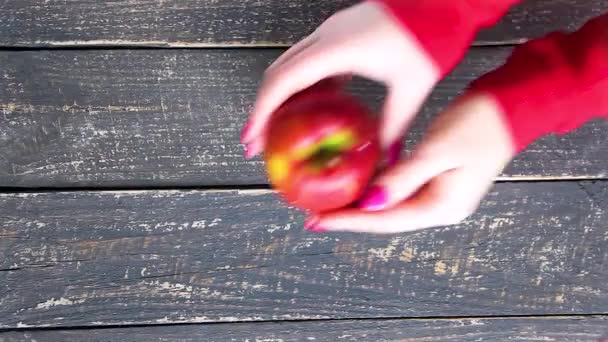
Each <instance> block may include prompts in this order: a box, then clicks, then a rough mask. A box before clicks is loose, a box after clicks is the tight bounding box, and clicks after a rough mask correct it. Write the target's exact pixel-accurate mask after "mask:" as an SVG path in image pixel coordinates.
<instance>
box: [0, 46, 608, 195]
mask: <svg viewBox="0 0 608 342" xmlns="http://www.w3.org/2000/svg"><path fill="white" fill-rule="evenodd" d="M281 51H282V50H278V49H263V50H260V49H243V50H241V49H239V50H233V49H229V50H222V49H217V50H197V51H193V50H82V51H81V50H61V51H3V52H0V65H2V66H3V71H2V74H1V75H0V151H1V153H0V186H4V187H73V186H77V187H123V186H128V187H140V186H203V185H214V186H215V185H243V184H266V183H267V180H266V176H265V173H264V168H263V163H262V162H261V159H256V160H253V161H245V159H244V158H243V156H242V151H243V150H242V146H241V145H240V144H239V136H240V129H241V126H242V124H243V122H244V121H245V120H246V117H247V114H248V108H249V107H250V106H251V104H252V103H253V101H254V99H255V94H256V91H257V87H258V82H259V79H260V77H261V75H262V73H263V71H264V69H265V67H266V66H267V65H268V64H269V63H270V62H271V61H272V60H274V59H275V58H276V57H277V56H278V55H279V54H280V52H281ZM509 51H510V50H509V49H508V48H477V49H473V50H472V51H471V52H470V54H469V55H468V57H467V59H466V60H465V61H464V62H463V64H462V65H461V66H460V67H459V68H458V69H457V70H455V71H454V73H453V74H452V75H450V76H449V77H448V78H447V79H446V80H444V81H443V82H442V83H441V84H440V85H439V86H438V87H437V89H436V91H435V92H434V93H433V94H432V95H431V96H430V98H429V100H428V103H427V105H426V106H425V107H424V109H423V110H422V111H421V113H420V116H419V120H418V122H417V123H416V125H415V126H414V127H413V129H412V133H411V134H410V135H409V136H408V137H407V140H408V144H407V145H408V148H412V147H413V146H414V145H415V143H416V142H417V141H419V140H420V137H421V135H422V132H423V129H424V127H425V126H426V125H427V124H428V123H429V121H430V120H431V118H432V117H433V116H434V115H435V113H436V112H438V111H439V110H440V109H441V108H443V107H444V106H445V105H446V104H447V103H448V102H449V101H450V100H452V99H454V98H455V97H456V96H457V95H458V94H459V92H460V91H461V90H462V89H463V88H464V87H465V86H466V85H467V84H468V82H470V81H471V80H472V79H474V78H475V77H476V76H478V75H480V74H482V73H483V72H485V71H487V70H490V69H491V68H493V67H495V66H497V65H498V64H500V63H501V62H502V61H503V60H504V58H505V57H506V56H507V55H508V53H509ZM353 89H354V91H355V92H356V93H357V94H358V95H361V96H362V97H363V98H364V99H365V101H366V102H367V103H368V104H369V105H370V106H372V107H373V108H375V109H377V108H379V104H380V101H381V100H382V99H383V96H384V89H383V88H382V87H380V86H378V85H375V84H370V83H369V82H358V83H355V84H354V85H353ZM606 128H608V124H607V123H606V122H605V121H599V122H594V123H590V124H588V125H586V126H585V127H584V128H582V129H580V130H578V131H576V132H574V133H572V134H569V135H567V136H555V137H547V138H544V139H542V140H541V141H539V142H537V143H536V144H534V145H532V146H531V147H530V148H529V149H528V151H527V152H525V153H523V154H521V155H520V156H519V157H518V158H517V159H516V160H515V161H513V163H512V165H511V166H510V167H509V168H508V169H507V170H506V171H505V172H504V174H503V175H502V176H501V177H504V178H533V179H537V178H603V177H606V175H607V174H608V160H607V159H606V158H605V156H606V155H607V154H608V144H607V143H606V140H607V139H608V134H606V133H605V132H606Z"/></svg>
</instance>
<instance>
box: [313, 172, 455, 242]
mask: <svg viewBox="0 0 608 342" xmlns="http://www.w3.org/2000/svg"><path fill="white" fill-rule="evenodd" d="M440 200H441V196H440V192H439V189H438V187H437V186H436V185H435V184H429V185H428V186H426V187H425V188H424V189H423V190H421V191H420V192H418V193H417V194H416V196H415V197H414V198H412V199H410V200H408V201H405V202H403V203H401V204H399V205H398V206H395V207H393V208H391V209H387V210H383V211H377V212H370V211H363V210H358V209H346V210H342V211H339V212H335V213H330V214H325V215H323V216H321V217H317V218H315V219H314V220H311V221H309V222H307V225H306V229H308V230H310V231H312V232H329V231H331V232H354V233H373V234H394V233H403V232H411V231H416V230H420V229H424V228H430V227H433V226H436V225H440V224H441V212H440V211H439V209H440V208H441V207H445V205H443V204H442V203H441V202H440Z"/></svg>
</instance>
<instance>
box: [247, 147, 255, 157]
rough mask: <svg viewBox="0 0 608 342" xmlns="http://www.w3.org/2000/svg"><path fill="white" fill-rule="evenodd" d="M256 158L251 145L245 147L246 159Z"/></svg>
mask: <svg viewBox="0 0 608 342" xmlns="http://www.w3.org/2000/svg"><path fill="white" fill-rule="evenodd" d="M253 156H255V151H254V150H253V149H251V146H250V145H249V144H247V145H245V159H251V158H253Z"/></svg>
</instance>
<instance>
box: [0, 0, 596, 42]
mask: <svg viewBox="0 0 608 342" xmlns="http://www.w3.org/2000/svg"><path fill="white" fill-rule="evenodd" d="M356 2H357V1H355V0H308V1H299V0H245V1H240V0H221V1H218V0H161V1H148V0H117V1H112V2H111V3H107V2H99V1H95V0H73V1H70V2H69V3H68V2H65V1H60V0H45V1H44V2H40V1H37V0H20V1H0V13H2V15H3V17H4V18H8V19H9V20H0V32H2V33H3V34H2V35H0V45H4V46H36V47H54V46H60V47H61V46H76V47H79V46H154V47H209V46H239V47H242V46H276V45H277V44H281V45H290V44H293V43H294V42H295V41H297V40H299V39H301V38H302V37H304V36H305V35H307V34H309V33H310V32H312V31H313V30H314V29H315V27H317V26H318V25H319V24H320V23H321V22H322V21H323V20H324V19H325V18H327V17H329V16H330V15H331V14H333V13H335V12H336V11H337V10H339V9H342V8H345V7H347V6H349V5H352V4H355V3H356ZM607 9H608V5H607V4H606V2H605V1H601V0H585V1H580V0H579V1H551V0H535V1H524V2H522V4H520V5H518V6H515V7H514V8H513V9H512V10H511V11H510V13H509V14H508V15H507V16H506V17H505V18H504V19H503V20H502V21H500V22H499V23H498V24H496V25H495V26H494V27H492V28H490V29H488V30H485V31H483V32H481V33H480V34H479V36H478V37H477V40H476V42H475V44H476V45H489V44H505V43H521V42H522V41H525V40H527V39H529V38H532V37H538V36H540V35H543V34H545V33H548V32H550V31H554V30H573V29H575V28H576V27H578V26H579V25H581V24H582V23H583V22H584V21H585V20H586V19H588V18H590V17H593V16H595V15H599V14H600V13H601V12H602V11H605V10H607Z"/></svg>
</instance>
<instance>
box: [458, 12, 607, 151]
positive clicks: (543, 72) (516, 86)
mask: <svg viewBox="0 0 608 342" xmlns="http://www.w3.org/2000/svg"><path fill="white" fill-rule="evenodd" d="M476 92H485V93H490V94H491V95H493V96H494V98H495V99H496V100H497V101H498V103H499V105H500V106H501V107H502V110H503V113H504V115H505V119H506V121H507V123H508V124H509V126H510V129H511V133H512V137H513V142H514V145H515V148H516V149H517V151H518V152H519V151H521V150H523V149H524V148H525V147H526V146H527V145H528V144H530V143H531V142H533V141H534V140H536V139H537V138H539V137H541V136H543V135H545V134H550V133H566V132H569V131H571V130H574V129H576V128H577V127H579V126H581V125H582V124H584V123H585V122H587V121H589V120H591V119H593V118H596V117H600V116H606V115H607V114H608V14H605V15H603V16H600V17H597V18H595V19H593V20H591V21H589V22H588V23H586V24H585V25H584V26H583V27H582V28H580V29H579V30H578V31H576V32H574V33H570V34H565V33H557V32H556V33H552V34H550V35H548V36H545V37H543V38H540V39H537V40H533V41H530V42H528V43H526V44H523V45H521V46H519V47H517V48H515V50H514V52H513V54H512V55H511V57H510V58H509V59H508V60H507V62H506V63H505V64H504V65H503V66H501V67H499V68H498V69H496V70H494V71H492V72H490V73H488V74H486V75H484V76H482V77H481V78H479V79H478V80H476V81H474V82H473V83H472V85H471V88H470V89H469V91H468V93H469V94H472V93H476Z"/></svg>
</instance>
